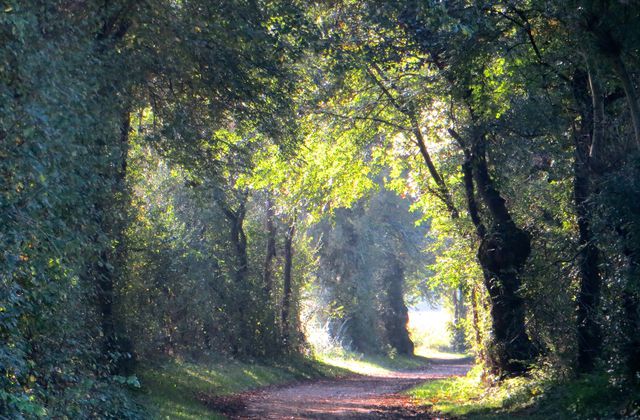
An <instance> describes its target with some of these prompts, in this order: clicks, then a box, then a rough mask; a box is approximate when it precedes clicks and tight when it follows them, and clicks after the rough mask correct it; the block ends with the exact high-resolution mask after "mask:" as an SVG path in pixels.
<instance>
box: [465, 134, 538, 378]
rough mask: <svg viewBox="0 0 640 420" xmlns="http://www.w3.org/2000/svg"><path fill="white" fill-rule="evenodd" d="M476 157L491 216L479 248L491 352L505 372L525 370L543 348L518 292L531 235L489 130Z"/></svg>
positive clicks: (474, 163)
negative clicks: (533, 336)
mask: <svg viewBox="0 0 640 420" xmlns="http://www.w3.org/2000/svg"><path fill="white" fill-rule="evenodd" d="M471 159H472V161H471V162H472V171H473V180H474V181H475V183H476V184H477V186H478V192H479V196H480V197H481V198H482V201H483V203H484V205H485V208H486V210H487V216H488V218H489V224H488V227H487V228H486V233H485V234H484V235H483V236H482V237H481V238H480V246H479V247H478V254H477V255H478V260H479V262H480V265H481V267H482V271H483V274H484V283H485V287H486V288H487V291H488V292H489V299H490V301H491V321H492V322H491V324H492V329H493V343H492V346H491V348H490V349H489V352H488V354H487V356H488V357H489V359H490V363H491V365H492V366H491V367H492V370H493V371H494V373H496V374H498V375H499V376H513V375H519V374H522V373H524V372H526V371H527V370H528V368H529V365H530V364H531V362H532V361H533V358H534V357H535V355H536V353H537V352H536V350H535V348H534V346H533V344H532V343H531V341H530V340H529V337H528V336H527V332H526V326H525V306H524V300H523V299H522V298H521V297H520V296H519V295H518V292H519V289H520V286H521V279H520V274H521V272H522V269H523V267H524V265H525V263H526V261H527V258H528V257H529V254H530V253H531V239H530V238H529V235H528V234H527V232H525V231H524V230H522V229H520V228H519V227H517V226H516V224H515V222H514V221H513V219H512V218H511V214H510V213H509V211H508V209H507V207H506V205H505V201H504V199H503V198H502V197H501V196H500V193H499V191H498V190H497V189H496V187H495V185H494V182H493V179H492V178H491V176H490V175H489V171H488V168H487V161H486V157H485V138H484V135H478V136H476V138H475V139H474V143H473V145H472V150H471Z"/></svg>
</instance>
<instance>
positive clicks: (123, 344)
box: [90, 112, 132, 373]
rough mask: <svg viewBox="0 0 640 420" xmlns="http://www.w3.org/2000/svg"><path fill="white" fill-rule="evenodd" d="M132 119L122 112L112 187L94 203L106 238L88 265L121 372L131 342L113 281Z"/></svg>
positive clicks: (118, 267) (106, 339)
mask: <svg viewBox="0 0 640 420" xmlns="http://www.w3.org/2000/svg"><path fill="white" fill-rule="evenodd" d="M130 128H131V119H130V115H129V112H125V113H124V114H123V117H122V122H121V125H120V133H119V140H118V144H117V145H116V147H117V156H116V160H115V161H114V165H113V168H114V170H113V172H111V173H110V174H109V175H108V176H109V177H110V178H111V179H110V181H111V184H112V189H111V193H110V194H109V196H108V197H105V198H104V200H103V202H102V203H101V204H99V205H97V207H98V208H97V209H96V210H97V212H98V214H99V216H98V217H99V225H100V228H101V230H102V232H103V233H104V234H105V235H106V236H107V238H109V242H108V243H107V244H104V245H103V246H104V247H103V249H102V251H101V252H100V256H99V260H98V262H97V264H95V266H94V267H93V268H92V269H90V273H91V275H92V276H95V278H96V282H97V300H98V308H99V310H100V318H101V329H102V335H103V353H104V354H105V355H106V356H107V357H109V358H110V359H111V360H112V362H113V364H114V365H113V367H112V370H113V372H118V373H123V372H128V371H130V370H131V369H132V364H131V363H130V362H131V361H132V359H131V357H132V355H131V354H130V351H131V345H130V343H129V342H128V340H126V338H125V337H122V336H121V334H119V332H118V331H117V323H116V320H115V316H114V309H113V305H114V300H115V283H116V280H117V278H118V274H119V273H121V272H122V269H123V267H124V266H125V265H126V246H125V243H126V238H125V229H126V223H127V220H126V208H127V206H128V204H129V194H128V191H127V187H126V172H127V155H128V152H129V130H130Z"/></svg>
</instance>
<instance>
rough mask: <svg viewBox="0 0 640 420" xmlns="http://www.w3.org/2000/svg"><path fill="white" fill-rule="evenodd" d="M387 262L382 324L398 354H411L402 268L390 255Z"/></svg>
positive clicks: (411, 343)
mask: <svg viewBox="0 0 640 420" xmlns="http://www.w3.org/2000/svg"><path fill="white" fill-rule="evenodd" d="M392 258H393V260H392V261H390V262H389V266H388V268H387V273H386V275H385V280H386V284H385V286H386V289H387V290H386V298H387V308H386V310H385V313H384V324H385V330H386V333H387V339H388V340H389V344H390V345H391V347H393V348H394V349H396V351H397V352H398V354H403V355H408V356H410V355H413V351H414V344H413V341H411V338H410V337H409V331H408V330H407V325H408V323H409V311H408V310H407V306H406V305H405V303H404V270H403V269H402V266H401V265H400V262H399V261H398V260H397V259H396V258H395V256H392Z"/></svg>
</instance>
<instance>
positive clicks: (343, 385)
mask: <svg viewBox="0 0 640 420" xmlns="http://www.w3.org/2000/svg"><path fill="white" fill-rule="evenodd" d="M469 367H470V362H469V360H443V359H431V364H430V365H429V366H426V367H425V368H423V369H418V370H411V371H404V372H400V371H397V372H395V371H394V372H390V373H388V374H385V375H380V376H361V375H354V376H351V377H345V378H338V379H327V380H317V381H311V382H306V383H297V384H291V385H287V386H282V387H273V388H266V389H262V390H258V391H254V392H251V393H247V394H243V395H240V396H236V397H235V399H234V401H229V402H230V403H231V405H232V406H233V408H234V410H233V411H235V413H234V414H233V415H231V414H229V417H230V418H231V419H404V418H433V416H431V415H429V412H428V410H425V409H424V408H420V407H416V406H414V405H413V404H412V403H411V401H410V398H409V397H407V396H406V395H402V394H401V392H402V391H404V390H406V389H409V388H411V387H413V386H415V385H418V384H420V383H422V382H424V381H425V380H429V379H441V378H446V377H449V376H455V375H464V374H465V373H466V372H467V370H469Z"/></svg>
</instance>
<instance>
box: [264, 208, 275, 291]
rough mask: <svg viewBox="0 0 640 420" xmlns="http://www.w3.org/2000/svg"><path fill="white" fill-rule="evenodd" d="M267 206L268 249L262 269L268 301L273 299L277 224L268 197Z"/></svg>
mask: <svg viewBox="0 0 640 420" xmlns="http://www.w3.org/2000/svg"><path fill="white" fill-rule="evenodd" d="M266 206H267V220H266V230H267V251H266V254H265V257H264V267H263V270H262V280H263V288H264V296H265V299H266V300H267V302H269V301H271V292H272V290H273V260H274V258H275V257H276V226H275V224H274V220H273V219H274V214H273V203H272V202H271V199H270V198H268V199H267V202H266Z"/></svg>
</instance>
